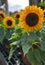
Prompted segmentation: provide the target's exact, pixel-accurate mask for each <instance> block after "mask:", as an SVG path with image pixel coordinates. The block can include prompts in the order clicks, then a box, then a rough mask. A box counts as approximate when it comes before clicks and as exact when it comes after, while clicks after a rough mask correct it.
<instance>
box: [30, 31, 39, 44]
mask: <svg viewBox="0 0 45 65" xmlns="http://www.w3.org/2000/svg"><path fill="white" fill-rule="evenodd" d="M29 39H30V41H31V42H32V43H33V41H36V40H37V39H38V36H37V35H36V33H35V32H32V33H30V34H29Z"/></svg>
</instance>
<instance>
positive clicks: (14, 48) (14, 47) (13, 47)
mask: <svg viewBox="0 0 45 65" xmlns="http://www.w3.org/2000/svg"><path fill="white" fill-rule="evenodd" d="M16 48H17V46H16V45H13V46H12V47H11V49H10V53H9V58H8V60H10V59H11V57H12V56H13V53H14V51H15V50H16Z"/></svg>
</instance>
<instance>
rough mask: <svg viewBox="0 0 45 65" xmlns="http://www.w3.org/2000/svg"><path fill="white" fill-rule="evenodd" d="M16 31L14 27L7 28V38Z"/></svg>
mask: <svg viewBox="0 0 45 65" xmlns="http://www.w3.org/2000/svg"><path fill="white" fill-rule="evenodd" d="M13 33H14V29H6V36H5V37H6V38H7V39H9V38H10V37H11V36H12V34H13Z"/></svg>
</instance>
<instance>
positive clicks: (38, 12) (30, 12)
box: [19, 5, 44, 32]
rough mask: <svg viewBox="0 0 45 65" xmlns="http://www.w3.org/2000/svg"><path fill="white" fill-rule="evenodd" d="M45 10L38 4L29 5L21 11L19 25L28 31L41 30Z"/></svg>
mask: <svg viewBox="0 0 45 65" xmlns="http://www.w3.org/2000/svg"><path fill="white" fill-rule="evenodd" d="M43 17H44V16H43V10H42V9H41V8H39V7H37V6H34V5H32V6H27V7H26V8H25V10H24V11H23V12H22V13H21V16H20V22H19V26H21V27H22V28H24V29H26V31H27V32H32V31H34V30H39V29H40V28H41V27H42V23H43Z"/></svg>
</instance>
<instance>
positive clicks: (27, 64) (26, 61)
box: [22, 54, 31, 65]
mask: <svg viewBox="0 0 45 65" xmlns="http://www.w3.org/2000/svg"><path fill="white" fill-rule="evenodd" d="M22 59H23V62H24V63H25V64H26V65H31V64H30V63H29V62H28V60H27V57H26V56H24V54H23V55H22Z"/></svg>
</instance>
